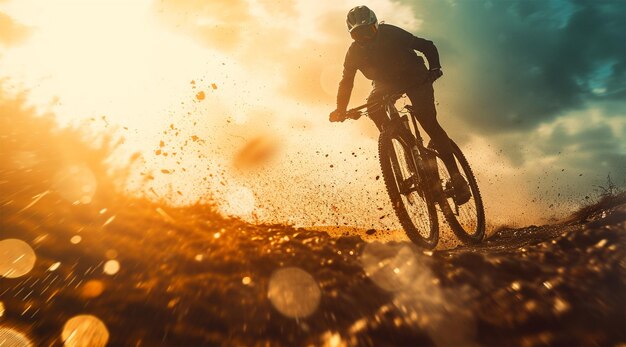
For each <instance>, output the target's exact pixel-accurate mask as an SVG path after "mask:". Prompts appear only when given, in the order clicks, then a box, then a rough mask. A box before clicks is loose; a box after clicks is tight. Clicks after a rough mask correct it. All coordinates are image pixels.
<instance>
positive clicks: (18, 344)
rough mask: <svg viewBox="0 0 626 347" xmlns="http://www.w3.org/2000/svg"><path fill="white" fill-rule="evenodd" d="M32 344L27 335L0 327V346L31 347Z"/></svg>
mask: <svg viewBox="0 0 626 347" xmlns="http://www.w3.org/2000/svg"><path fill="white" fill-rule="evenodd" d="M32 345H33V344H32V342H30V340H29V339H28V337H26V335H24V334H22V333H20V332H19V331H16V330H13V329H10V328H3V327H0V346H3V347H4V346H7V347H27V346H28V347H30V346H32Z"/></svg>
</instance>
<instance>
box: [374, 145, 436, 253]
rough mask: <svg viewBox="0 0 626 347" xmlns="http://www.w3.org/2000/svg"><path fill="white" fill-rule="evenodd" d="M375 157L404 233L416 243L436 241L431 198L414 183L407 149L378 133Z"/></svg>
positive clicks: (426, 245) (433, 243)
mask: <svg viewBox="0 0 626 347" xmlns="http://www.w3.org/2000/svg"><path fill="white" fill-rule="evenodd" d="M378 158H379V160H380V168H381V170H382V173H383V179H384V181H385V186H386V188H387V193H389V198H390V199H391V204H392V205H393V209H394V211H395V213H396V216H398V219H399V220H400V224H401V225H402V227H403V228H404V231H405V232H406V234H407V236H408V237H409V239H411V241H413V243H415V244H416V245H418V246H420V247H424V248H427V249H432V248H434V247H435V246H437V242H438V241H439V224H438V219H437V209H436V208H435V200H434V199H433V198H432V194H431V193H430V192H425V191H422V190H421V189H419V187H418V185H417V184H416V183H417V179H416V176H415V175H416V174H415V172H414V171H415V170H413V169H412V167H413V165H411V164H410V163H411V155H410V153H409V152H407V149H406V148H405V147H404V146H403V145H402V142H401V141H400V140H399V139H398V138H395V137H391V136H386V134H385V133H381V135H380V137H379V140H378Z"/></svg>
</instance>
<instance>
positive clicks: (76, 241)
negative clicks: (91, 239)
mask: <svg viewBox="0 0 626 347" xmlns="http://www.w3.org/2000/svg"><path fill="white" fill-rule="evenodd" d="M82 240H83V238H82V237H80V235H74V236H72V238H71V239H70V242H71V243H72V244H74V245H77V244H79V243H80V241H82Z"/></svg>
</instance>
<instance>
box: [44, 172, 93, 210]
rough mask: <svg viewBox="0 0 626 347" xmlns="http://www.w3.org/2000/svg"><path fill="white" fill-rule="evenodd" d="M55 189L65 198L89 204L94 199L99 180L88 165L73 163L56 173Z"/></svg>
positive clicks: (72, 201)
mask: <svg viewBox="0 0 626 347" xmlns="http://www.w3.org/2000/svg"><path fill="white" fill-rule="evenodd" d="M53 182H54V185H53V187H54V190H55V191H56V192H57V193H58V194H59V195H61V197H63V198H64V199H65V200H67V201H69V202H71V203H76V202H79V203H81V204H89V203H91V200H92V199H93V196H94V194H95V193H96V189H97V187H98V182H97V181H96V177H95V176H94V174H93V172H92V171H91V169H89V168H88V167H87V166H86V165H71V166H69V167H67V168H65V169H63V170H61V171H59V173H57V174H56V176H55V177H54V180H53Z"/></svg>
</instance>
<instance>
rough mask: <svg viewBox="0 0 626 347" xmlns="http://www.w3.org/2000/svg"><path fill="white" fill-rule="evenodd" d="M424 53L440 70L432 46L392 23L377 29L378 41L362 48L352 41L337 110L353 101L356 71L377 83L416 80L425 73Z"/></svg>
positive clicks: (381, 25)
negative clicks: (420, 54)
mask: <svg viewBox="0 0 626 347" xmlns="http://www.w3.org/2000/svg"><path fill="white" fill-rule="evenodd" d="M415 50H418V51H420V52H422V53H424V56H426V59H428V64H429V67H430V68H431V69H434V68H440V67H441V65H440V63H439V53H438V52H437V48H436V47H435V45H434V44H433V43H432V41H428V40H425V39H422V38H419V37H416V36H414V35H413V34H411V33H409V32H408V31H406V30H404V29H400V28H398V27H396V26H393V25H389V24H380V25H379V26H378V35H377V38H376V41H375V42H373V43H371V44H369V45H367V46H362V45H360V44H358V43H356V42H352V44H351V45H350V48H348V53H346V59H345V61H344V63H343V77H342V78H341V82H339V91H338V92H337V109H338V110H345V109H346V107H347V106H348V102H349V101H350V94H351V93H352V87H353V86H354V76H355V74H356V71H357V70H360V71H361V72H362V73H363V75H364V76H365V77H366V78H368V79H370V80H372V81H374V83H382V84H397V83H402V82H405V81H408V80H409V79H416V78H419V76H420V75H421V74H422V75H423V74H424V73H425V71H426V68H425V66H424V60H423V59H422V58H421V57H419V56H418V55H417V54H416V53H415Z"/></svg>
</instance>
